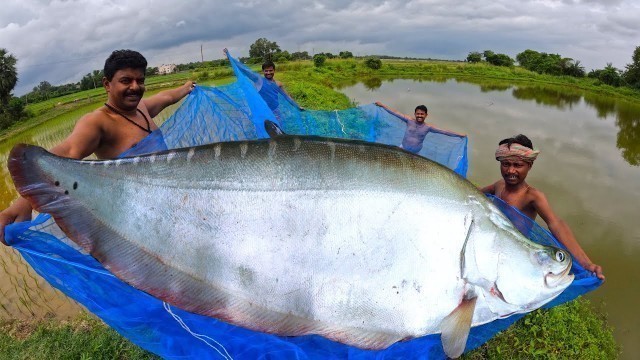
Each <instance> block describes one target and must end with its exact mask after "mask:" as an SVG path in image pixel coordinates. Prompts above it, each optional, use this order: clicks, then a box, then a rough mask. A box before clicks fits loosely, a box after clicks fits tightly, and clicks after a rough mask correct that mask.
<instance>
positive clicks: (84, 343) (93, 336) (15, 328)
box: [0, 314, 159, 360]
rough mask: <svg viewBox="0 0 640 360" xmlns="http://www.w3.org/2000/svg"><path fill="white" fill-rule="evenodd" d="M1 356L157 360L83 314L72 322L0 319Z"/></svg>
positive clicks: (22, 359)
mask: <svg viewBox="0 0 640 360" xmlns="http://www.w3.org/2000/svg"><path fill="white" fill-rule="evenodd" d="M0 359H2V360H32V359H33V360H37V359H87V360H88V359H105V360H106V359H159V358H158V357H157V356H155V355H153V354H151V353H149V352H147V351H144V350H142V349H141V348H139V347H137V346H136V345H134V344H132V343H131V342H129V341H128V340H126V339H124V338H123V337H122V336H120V335H119V334H118V333H116V332H115V331H114V330H112V329H111V328H109V327H107V326H106V325H105V324H104V323H103V322H102V321H100V320H96V319H95V318H93V317H92V316H89V315H87V314H82V315H80V316H78V317H77V318H75V319H73V320H71V321H64V322H60V321H53V320H44V321H40V322H25V321H5V322H0Z"/></svg>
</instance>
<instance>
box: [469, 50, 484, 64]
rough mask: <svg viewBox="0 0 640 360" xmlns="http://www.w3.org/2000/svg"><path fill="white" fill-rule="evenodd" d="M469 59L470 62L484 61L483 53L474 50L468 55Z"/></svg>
mask: <svg viewBox="0 0 640 360" xmlns="http://www.w3.org/2000/svg"><path fill="white" fill-rule="evenodd" d="M467 61H468V62H470V63H478V62H480V61H482V54H481V53H479V52H477V51H472V52H470V53H469V55H467Z"/></svg>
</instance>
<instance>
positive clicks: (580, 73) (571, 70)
mask: <svg viewBox="0 0 640 360" xmlns="http://www.w3.org/2000/svg"><path fill="white" fill-rule="evenodd" d="M564 74H565V75H569V76H574V77H584V75H585V72H584V66H582V65H580V60H576V61H573V60H571V61H570V62H569V64H568V65H567V67H565V69H564Z"/></svg>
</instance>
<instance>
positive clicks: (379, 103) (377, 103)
mask: <svg viewBox="0 0 640 360" xmlns="http://www.w3.org/2000/svg"><path fill="white" fill-rule="evenodd" d="M376 105H378V106H380V107H383V106H384V105H382V103H381V102H380V101H376Z"/></svg>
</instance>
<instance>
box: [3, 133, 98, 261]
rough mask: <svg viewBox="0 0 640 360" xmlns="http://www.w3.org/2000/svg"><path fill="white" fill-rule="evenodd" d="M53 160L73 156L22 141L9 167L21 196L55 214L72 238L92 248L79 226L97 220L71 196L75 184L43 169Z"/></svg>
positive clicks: (37, 207)
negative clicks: (65, 155) (57, 177)
mask: <svg viewBox="0 0 640 360" xmlns="http://www.w3.org/2000/svg"><path fill="white" fill-rule="evenodd" d="M52 161H69V160H68V159H64V158H61V157H58V156H56V155H54V154H51V153H50V152H48V151H46V150H45V149H43V148H41V147H39V146H33V145H26V144H18V145H16V146H14V147H13V149H12V150H11V152H10V154H9V160H8V164H7V167H8V168H9V172H10V173H11V178H12V179H13V183H14V184H15V186H16V190H17V191H18V193H19V194H20V196H22V197H24V198H25V199H27V200H28V201H29V203H30V204H31V206H32V207H33V208H34V209H35V210H37V211H39V212H41V213H47V214H51V216H53V218H54V219H55V220H56V223H58V225H59V226H60V228H61V229H62V230H63V231H64V232H65V233H67V235H69V238H71V239H72V240H74V242H76V243H78V245H80V246H81V247H82V248H84V249H85V250H87V251H91V244H90V241H89V240H88V238H87V236H82V234H81V233H79V231H78V230H77V229H87V226H82V225H81V224H90V223H91V221H93V220H91V219H89V218H88V217H89V215H88V214H87V212H86V211H84V210H82V209H80V210H81V211H79V209H78V208H79V207H81V205H80V204H79V203H78V202H77V201H76V200H74V199H72V198H71V197H70V196H69V192H71V191H73V190H74V185H72V184H61V183H60V182H59V181H58V180H57V179H54V178H52V177H51V175H49V174H47V173H46V172H45V171H43V170H42V164H43V163H50V162H52Z"/></svg>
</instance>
